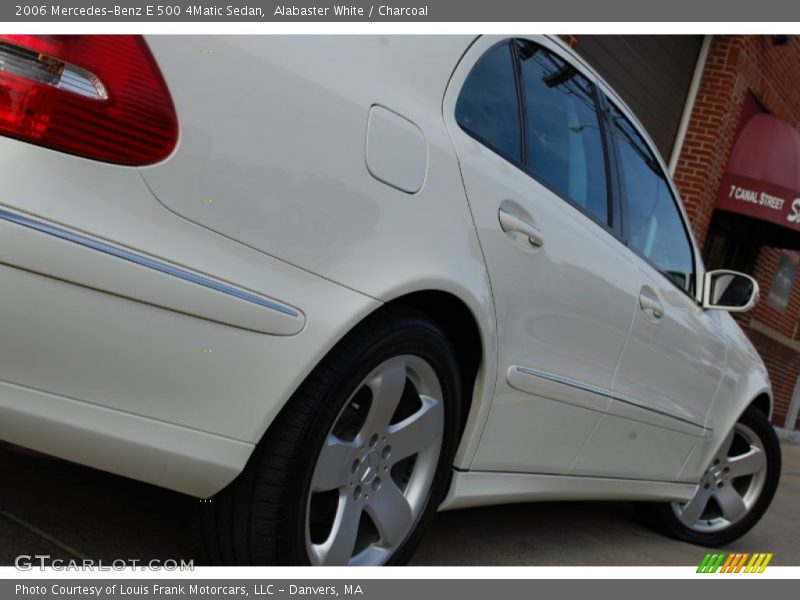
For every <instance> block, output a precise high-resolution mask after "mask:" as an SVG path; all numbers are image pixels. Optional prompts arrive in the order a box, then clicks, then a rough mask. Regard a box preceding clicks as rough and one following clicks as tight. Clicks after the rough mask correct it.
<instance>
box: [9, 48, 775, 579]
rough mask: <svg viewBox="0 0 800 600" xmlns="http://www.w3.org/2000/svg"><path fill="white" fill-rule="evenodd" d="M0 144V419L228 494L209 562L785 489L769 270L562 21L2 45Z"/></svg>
mask: <svg viewBox="0 0 800 600" xmlns="http://www.w3.org/2000/svg"><path fill="white" fill-rule="evenodd" d="M0 134H2V137H0V174H1V176H2V181H3V192H2V197H0V257H2V258H1V259H0V263H1V264H0V294H1V295H2V301H0V338H2V340H3V343H2V345H0V439H3V440H6V441H8V442H11V443H14V444H18V445H22V446H26V447H28V448H31V449H34V450H37V451H41V452H45V453H48V454H51V455H54V456H58V457H61V458H64V459H68V460H71V461H75V462H78V463H82V464H86V465H90V466H93V467H96V468H100V469H105V470H107V471H110V472H113V473H118V474H121V475H124V476H127V477H132V478H135V479H139V480H142V481H146V482H150V483H152V484H156V485H159V486H164V487H167V488H171V489H174V490H178V491H181V492H184V493H187V494H190V495H194V496H197V497H199V498H203V499H210V501H209V502H204V503H202V507H203V508H204V511H203V514H202V516H201V517H200V520H201V522H200V524H199V525H198V526H199V527H200V528H201V529H202V532H203V538H204V544H205V546H206V551H207V553H208V555H209V559H210V560H211V561H212V562H214V563H216V564H279V563H292V564H314V565H334V564H354V565H361V564H387V563H388V564H396V563H400V562H402V561H404V560H406V559H407V558H408V557H409V556H410V554H411V552H412V551H413V549H414V547H415V545H416V544H417V542H418V541H419V539H420V536H421V535H422V533H423V531H424V529H425V526H426V524H427V523H428V522H429V520H430V519H431V517H432V515H433V513H435V511H436V510H449V509H455V508H461V507H469V506H478V505H485V504H493V503H504V502H523V501H535V500H543V499H547V500H550V499H562V500H569V499H628V500H636V501H642V506H643V507H644V509H645V513H646V514H647V515H648V518H649V519H650V520H651V521H652V523H653V524H654V525H655V526H657V527H658V528H660V529H661V530H663V531H664V532H666V533H668V534H671V535H673V536H676V537H678V538H681V539H683V540H688V541H691V542H695V543H699V544H704V545H712V546H713V545H719V544H726V543H728V542H730V541H732V540H735V539H737V538H738V537H740V536H741V535H743V534H744V533H745V532H747V531H748V530H749V529H750V528H751V527H753V525H754V524H755V523H756V522H757V521H758V520H759V519H760V518H761V516H762V515H763V514H764V511H765V510H766V509H767V507H768V505H769V503H770V501H771V499H772V496H773V494H774V492H775V489H776V486H777V483H778V479H779V474H780V449H779V445H778V443H777V440H776V436H775V432H774V430H773V428H772V427H771V425H770V421H769V417H770V413H771V410H772V400H771V390H770V383H769V380H768V377H767V373H766V370H765V368H764V365H763V363H762V362H761V360H760V359H759V357H758V355H757V354H756V352H755V351H754V349H753V347H752V346H751V344H750V343H749V342H748V340H747V338H746V337H745V336H744V335H743V333H742V332H741V330H740V329H739V327H738V326H737V325H736V323H735V321H734V320H733V318H732V317H731V315H730V314H729V313H730V312H733V311H745V310H748V309H749V308H751V307H752V306H753V305H754V304H755V303H756V302H757V300H758V286H757V284H756V282H755V281H754V280H753V279H751V278H750V277H748V276H747V275H742V274H739V273H735V272H731V271H707V270H706V269H705V268H704V266H703V263H702V260H701V258H700V254H699V252H698V249H697V246H696V243H695V241H694V239H693V237H692V233H691V229H690V227H689V224H688V221H687V217H686V214H685V213H684V211H683V208H682V206H681V203H680V200H679V198H678V195H677V193H676V191H675V188H674V186H673V184H672V182H671V180H670V178H669V176H668V174H667V171H666V169H665V168H664V164H663V162H662V160H661V158H660V156H659V154H658V153H657V152H656V151H655V150H654V148H653V144H652V142H651V141H650V139H649V138H648V136H647V134H646V132H645V131H644V130H643V128H642V127H641V126H640V124H639V123H638V121H637V120H636V118H635V117H634V116H633V115H632V114H631V112H630V110H629V109H627V108H626V106H625V104H624V103H623V102H622V101H621V100H620V98H619V96H617V95H616V94H615V93H614V91H613V90H612V89H610V87H609V86H608V85H607V84H606V83H604V82H603V81H602V80H601V78H600V77H599V76H598V75H597V74H596V73H595V72H594V71H593V70H592V69H590V68H589V67H587V65H586V64H584V62H583V61H581V60H580V59H579V58H578V57H577V56H576V55H574V54H573V53H572V52H571V51H570V49H569V48H567V47H565V46H564V45H563V44H561V43H560V42H559V41H558V40H557V39H554V38H550V37H526V36H512V37H478V38H464V37H457V36H429V37H408V36H389V37H367V36H357V37H347V36H332V37H305V36H278V37H262V36H241V37H196V36H175V37H172V36H153V37H148V38H147V39H145V38H142V37H138V36H3V37H2V38H0Z"/></svg>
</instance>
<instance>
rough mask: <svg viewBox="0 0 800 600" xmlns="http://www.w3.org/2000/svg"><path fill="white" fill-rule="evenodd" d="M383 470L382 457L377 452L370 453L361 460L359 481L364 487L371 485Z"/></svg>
mask: <svg viewBox="0 0 800 600" xmlns="http://www.w3.org/2000/svg"><path fill="white" fill-rule="evenodd" d="M380 469H381V457H380V456H379V455H378V453H377V452H376V451H375V450H372V451H370V452H369V453H367V455H366V456H365V457H364V458H362V459H361V465H360V466H359V467H358V479H359V481H360V482H361V483H362V484H363V485H369V484H371V483H372V481H373V479H375V477H377V475H378V473H380Z"/></svg>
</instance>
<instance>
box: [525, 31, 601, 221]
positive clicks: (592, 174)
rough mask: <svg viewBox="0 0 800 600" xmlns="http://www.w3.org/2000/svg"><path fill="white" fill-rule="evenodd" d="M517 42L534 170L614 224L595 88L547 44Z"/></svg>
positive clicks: (528, 155) (528, 160)
mask: <svg viewBox="0 0 800 600" xmlns="http://www.w3.org/2000/svg"><path fill="white" fill-rule="evenodd" d="M516 43H517V48H518V55H519V60H520V73H521V76H522V88H523V91H524V99H525V118H526V128H527V131H526V140H525V141H526V163H527V166H528V168H529V169H530V170H531V171H532V172H533V174H534V175H535V176H536V177H537V178H538V179H540V180H541V181H543V182H544V183H546V184H547V185H548V186H549V187H551V188H552V189H554V190H555V191H556V192H558V193H559V194H560V195H561V196H564V197H566V198H568V199H569V200H571V201H572V202H573V203H574V204H576V205H578V206H579V207H580V208H582V209H583V210H584V211H585V212H587V213H589V214H590V215H591V216H593V217H594V218H595V219H597V220H598V221H600V222H602V223H606V224H610V219H609V210H608V187H607V184H606V165H605V154H604V150H603V138H602V134H601V132H600V122H599V119H598V114H597V108H596V105H595V100H594V93H593V86H592V84H591V83H590V82H589V80H587V79H586V78H585V77H583V76H582V75H581V74H580V73H578V72H577V71H576V70H575V68H574V67H572V66H571V65H569V64H568V63H566V62H564V61H563V60H561V59H560V58H559V57H557V56H556V55H554V54H552V53H551V52H549V51H548V50H545V49H544V48H542V47H541V46H538V45H536V44H533V43H531V42H526V41H522V40H519V41H517V42H516Z"/></svg>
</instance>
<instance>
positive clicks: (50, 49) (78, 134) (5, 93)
mask: <svg viewBox="0 0 800 600" xmlns="http://www.w3.org/2000/svg"><path fill="white" fill-rule="evenodd" d="M0 135H6V136H9V137H14V138H17V139H20V140H24V141H26V142H31V143H34V144H39V145H40V146H46V147H48V148H53V149H54V150H60V151H62V152H68V153H70V154H77V155H79V156H85V157H87V158H93V159H95V160H101V161H105V162H111V163H116V164H121V165H145V164H151V163H154V162H157V161H159V160H162V159H163V158H165V157H166V156H168V155H169V154H170V152H172V150H173V149H174V148H175V144H176V143H177V140H178V121H177V117H176V116H175V108H174V106H173V104H172V99H171V98H170V95H169V91H168V90H167V86H166V84H165V83H164V79H163V77H162V76H161V73H160V71H159V70H158V66H157V65H156V62H155V60H154V59H153V56H152V55H151V54H150V50H149V49H148V48H147V45H146V44H145V42H144V40H143V39H142V38H141V37H139V36H132V35H52V36H39V35H0Z"/></svg>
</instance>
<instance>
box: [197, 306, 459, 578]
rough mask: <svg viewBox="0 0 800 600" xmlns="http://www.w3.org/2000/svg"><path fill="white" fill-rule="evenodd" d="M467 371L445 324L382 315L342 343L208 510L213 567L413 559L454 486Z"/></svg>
mask: <svg viewBox="0 0 800 600" xmlns="http://www.w3.org/2000/svg"><path fill="white" fill-rule="evenodd" d="M459 381H460V377H459V372H458V365H457V363H456V361H455V359H454V353H453V350H452V347H451V345H450V343H449V341H448V340H447V338H446V337H445V335H444V333H443V332H442V331H441V330H440V329H439V327H438V326H437V325H436V324H435V323H434V322H432V321H431V320H429V319H428V318H427V317H425V316H423V315H420V314H418V313H415V312H410V311H399V312H398V311H394V312H392V313H391V314H389V313H387V314H385V315H376V316H374V317H371V318H370V319H369V320H368V321H366V322H365V323H363V324H362V325H360V326H359V327H358V328H357V329H356V330H355V331H353V332H352V333H351V334H350V335H349V336H347V338H345V340H343V341H342V342H341V343H340V344H338V345H337V347H336V348H334V350H332V351H331V353H330V354H329V355H328V357H326V358H325V359H324V360H323V362H322V363H321V364H320V365H319V366H318V367H317V368H316V369H315V371H314V372H313V373H312V374H311V375H310V376H309V377H308V378H307V380H306V381H305V382H304V383H303V385H302V386H301V388H300V389H299V390H298V391H297V393H296V394H295V395H294V397H293V398H292V399H291V400H290V402H289V403H288V404H287V406H286V407H285V409H284V410H283V411H282V412H281V414H280V415H279V417H278V418H277V419H276V421H275V422H274V424H273V425H272V426H271V427H270V430H269V431H268V432H267V435H266V436H265V439H264V440H263V442H262V443H261V444H259V446H258V447H257V449H256V451H255V452H254V454H253V456H252V457H251V460H250V461H249V463H248V465H247V467H246V468H245V471H244V472H243V473H242V475H241V476H240V477H239V478H238V479H237V480H236V481H235V482H234V483H232V484H231V485H230V486H228V488H226V489H225V490H223V491H222V492H221V493H220V494H218V496H217V497H215V498H214V499H213V500H212V502H210V503H205V504H204V507H205V508H206V511H205V514H204V526H203V530H204V532H205V544H206V548H207V553H208V555H209V558H210V560H211V562H212V563H214V564H287V563H288V564H312V565H348V564H349V565H379V564H389V563H392V564H396V563H401V562H404V561H405V560H407V558H408V557H409V556H410V554H411V552H412V551H413V549H414V548H415V546H416V544H417V543H418V542H419V539H420V535H421V531H422V529H423V528H424V526H425V524H426V523H427V521H428V520H429V519H430V517H431V516H432V514H433V512H435V509H436V507H437V506H438V504H439V502H440V501H441V499H442V498H443V495H444V493H445V492H446V489H447V485H448V483H449V472H450V465H451V462H452V457H453V454H454V450H455V442H456V438H457V426H458V423H459V397H460V388H459Z"/></svg>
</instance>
